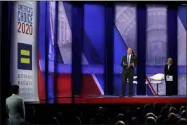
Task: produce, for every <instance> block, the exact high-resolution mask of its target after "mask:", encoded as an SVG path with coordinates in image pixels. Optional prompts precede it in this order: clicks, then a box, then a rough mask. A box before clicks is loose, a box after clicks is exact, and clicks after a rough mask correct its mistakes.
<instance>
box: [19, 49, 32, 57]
mask: <svg viewBox="0 0 187 125" xmlns="http://www.w3.org/2000/svg"><path fill="white" fill-rule="evenodd" d="M21 55H23V56H30V51H29V50H24V49H21Z"/></svg>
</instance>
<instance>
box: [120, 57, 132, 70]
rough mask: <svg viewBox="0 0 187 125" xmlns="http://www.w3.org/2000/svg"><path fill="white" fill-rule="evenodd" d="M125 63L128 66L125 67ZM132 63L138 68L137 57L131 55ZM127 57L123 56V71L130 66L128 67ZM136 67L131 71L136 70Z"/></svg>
mask: <svg viewBox="0 0 187 125" xmlns="http://www.w3.org/2000/svg"><path fill="white" fill-rule="evenodd" d="M123 62H124V63H125V64H126V65H123ZM130 63H134V67H135V66H136V56H134V55H131V60H130ZM127 64H128V63H127V55H125V56H123V58H122V61H121V66H122V67H123V70H125V69H126V68H127V67H128V66H127ZM134 67H132V66H131V67H130V69H132V70H134Z"/></svg>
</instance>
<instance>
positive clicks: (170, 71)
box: [164, 58, 174, 96]
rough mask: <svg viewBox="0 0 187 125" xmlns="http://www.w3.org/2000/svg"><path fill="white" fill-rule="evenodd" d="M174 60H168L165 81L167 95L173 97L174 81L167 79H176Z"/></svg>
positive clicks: (165, 68)
mask: <svg viewBox="0 0 187 125" xmlns="http://www.w3.org/2000/svg"><path fill="white" fill-rule="evenodd" d="M172 62H173V61H172V58H168V60H167V64H166V65H165V67H164V74H165V81H166V95H167V96H171V95H173V94H172V91H173V84H174V83H173V81H167V80H166V79H167V78H166V77H168V76H172V77H174V71H173V65H172Z"/></svg>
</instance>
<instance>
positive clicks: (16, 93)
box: [11, 85, 19, 95]
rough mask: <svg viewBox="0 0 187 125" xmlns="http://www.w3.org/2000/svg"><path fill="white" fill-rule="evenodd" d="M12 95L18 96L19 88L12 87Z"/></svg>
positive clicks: (16, 86)
mask: <svg viewBox="0 0 187 125" xmlns="http://www.w3.org/2000/svg"><path fill="white" fill-rule="evenodd" d="M11 88H12V94H15V95H18V94H19V86H18V85H13V86H12V87H11Z"/></svg>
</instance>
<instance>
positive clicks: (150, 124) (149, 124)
mask: <svg viewBox="0 0 187 125" xmlns="http://www.w3.org/2000/svg"><path fill="white" fill-rule="evenodd" d="M145 125H157V121H156V119H155V118H153V117H148V118H146V120H145Z"/></svg>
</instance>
